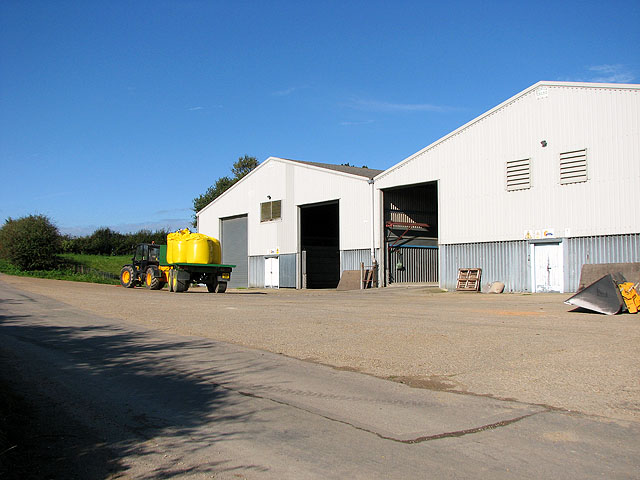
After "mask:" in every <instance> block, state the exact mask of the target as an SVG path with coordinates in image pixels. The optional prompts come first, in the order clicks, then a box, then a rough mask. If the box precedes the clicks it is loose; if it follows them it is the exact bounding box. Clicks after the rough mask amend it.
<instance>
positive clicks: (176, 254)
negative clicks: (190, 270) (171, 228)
mask: <svg viewBox="0 0 640 480" xmlns="http://www.w3.org/2000/svg"><path fill="white" fill-rule="evenodd" d="M189 235H191V232H189V229H188V228H185V229H183V230H178V231H177V232H173V233H170V234H168V235H167V263H189V262H188V261H187V249H188V246H187V238H188V236H189Z"/></svg>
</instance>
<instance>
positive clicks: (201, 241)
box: [185, 233, 221, 263]
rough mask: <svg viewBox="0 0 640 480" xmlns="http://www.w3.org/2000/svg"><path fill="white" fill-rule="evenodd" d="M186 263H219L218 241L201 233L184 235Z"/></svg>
mask: <svg viewBox="0 0 640 480" xmlns="http://www.w3.org/2000/svg"><path fill="white" fill-rule="evenodd" d="M185 237H186V245H187V248H186V251H187V263H220V257H221V255H220V253H221V252H220V242H219V241H218V240H216V239H215V238H212V237H208V236H207V235H204V234H202V233H191V234H189V235H186V236H185Z"/></svg>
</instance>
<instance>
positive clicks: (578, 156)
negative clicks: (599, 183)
mask: <svg viewBox="0 0 640 480" xmlns="http://www.w3.org/2000/svg"><path fill="white" fill-rule="evenodd" d="M586 181H587V149H586V148H585V149H584V150H575V151H573V152H565V153H561V154H560V184H561V185H565V184H567V183H578V182H586Z"/></svg>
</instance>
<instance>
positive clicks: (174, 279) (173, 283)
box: [169, 270, 178, 293]
mask: <svg viewBox="0 0 640 480" xmlns="http://www.w3.org/2000/svg"><path fill="white" fill-rule="evenodd" d="M169 290H171V291H172V292H174V293H176V292H177V291H178V276H177V275H176V271H175V270H171V273H170V274H169Z"/></svg>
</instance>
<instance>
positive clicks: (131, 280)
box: [120, 265, 136, 288]
mask: <svg viewBox="0 0 640 480" xmlns="http://www.w3.org/2000/svg"><path fill="white" fill-rule="evenodd" d="M120 285H122V286H123V287H124V288H133V287H135V286H136V274H135V272H134V270H133V267H132V266H131V265H125V266H124V267H122V270H120Z"/></svg>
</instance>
